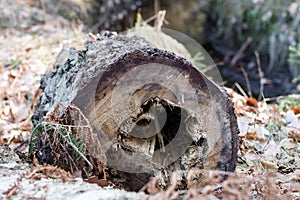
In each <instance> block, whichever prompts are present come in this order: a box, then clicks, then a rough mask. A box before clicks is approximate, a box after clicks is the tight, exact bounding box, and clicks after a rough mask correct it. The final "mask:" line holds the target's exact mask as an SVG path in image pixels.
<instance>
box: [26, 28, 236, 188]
mask: <svg viewBox="0 0 300 200" xmlns="http://www.w3.org/2000/svg"><path fill="white" fill-rule="evenodd" d="M87 46H88V48H87V50H85V51H79V52H75V51H74V50H70V53H69V57H68V59H67V61H66V62H65V64H64V65H63V66H58V68H57V69H56V71H54V72H52V73H50V74H47V75H46V76H45V77H44V78H43V80H42V82H41V88H42V89H43V93H42V94H41V96H40V100H39V102H38V104H37V106H36V108H35V112H34V116H33V123H34V126H35V127H37V126H38V125H39V124H40V123H41V121H43V119H44V117H45V116H46V115H47V116H48V117H47V119H46V120H48V121H49V119H50V121H52V122H53V121H54V122H59V123H63V124H71V125H78V124H79V125H81V126H82V123H81V122H82V120H79V117H78V116H77V117H76V116H75V115H74V114H72V113H71V114H70V110H72V109H69V110H68V109H67V110H68V111H65V110H66V109H65V108H57V106H58V105H64V106H63V107H67V108H68V107H70V105H72V106H73V108H74V107H75V108H79V110H80V112H82V113H81V114H82V115H83V116H84V119H85V118H86V119H87V121H88V122H85V123H86V124H88V125H89V126H90V127H92V128H93V130H92V131H90V132H89V133H88V134H83V133H81V132H80V131H79V130H78V129H76V130H75V132H76V134H75V135H76V137H77V138H80V139H81V140H82V141H83V142H84V144H85V149H86V151H85V152H86V153H87V154H88V155H89V159H91V158H93V159H94V160H92V161H93V162H91V164H92V165H93V167H94V168H97V167H98V168H100V169H102V167H103V166H101V164H102V165H105V161H104V160H101V158H103V156H98V157H97V155H98V154H102V153H103V152H105V156H106V159H107V163H106V164H107V167H108V169H109V170H108V175H109V176H108V178H109V179H110V180H111V181H112V182H114V183H115V184H119V185H121V186H122V187H124V188H125V189H128V190H138V189H140V188H141V187H142V186H143V185H144V184H145V183H147V181H148V180H149V177H150V176H161V177H162V178H163V180H164V181H165V182H164V183H162V186H166V185H168V183H169V175H170V173H171V172H173V171H176V170H188V169H218V170H223V171H234V169H235V166H236V159H237V140H238V127H237V121H236V116H235V114H234V110H233V107H232V102H231V100H230V99H229V98H228V96H227V95H226V94H225V93H224V92H223V90H222V89H221V88H219V87H218V86H217V85H215V84H214V83H213V82H211V81H210V80H208V79H207V77H206V76H204V75H203V74H202V73H201V72H199V71H198V70H197V69H196V68H195V67H194V66H193V65H192V64H191V62H189V61H188V60H186V59H185V58H183V57H180V56H177V55H175V54H174V53H172V52H169V51H165V50H160V49H157V48H156V47H154V46H153V45H151V44H149V43H148V42H147V41H145V40H144V39H142V38H139V37H136V36H134V37H127V36H120V35H119V36H117V35H114V34H112V33H106V34H103V35H101V36H99V37H98V38H97V39H96V38H94V39H93V40H91V41H88V42H87ZM59 103H62V104H59ZM54 110H55V112H54ZM53 113H54V114H53ZM59 113H60V114H59ZM77 114H78V112H77ZM81 114H80V115H81ZM49 116H50V117H49ZM74 116H75V117H74ZM81 117H82V116H81ZM62 118H63V119H64V120H61V119H62ZM66 119H68V120H66ZM72 130H73V129H72ZM42 135H45V131H42V133H37V134H35V135H34V136H33V137H32V138H33V139H32V142H31V152H35V153H36V155H37V157H38V159H39V160H40V161H46V162H49V161H52V162H50V163H52V164H53V157H55V156H54V155H55V154H54V153H53V152H51V150H53V145H52V147H51V146H50V147H49V146H47V148H45V145H44V143H41V142H40V141H41V140H42V138H43V137H42ZM87 135H88V137H87ZM90 135H92V136H90ZM88 138H90V139H88ZM51 140H53V138H52V139H51ZM51 140H49V139H48V143H49V142H50V141H51ZM37 143H38V144H39V145H37ZM46 143H47V142H46ZM99 145H100V146H101V147H99V148H95V146H99ZM45 149H46V150H47V151H46V150H45ZM95 152H96V154H95ZM95 157H96V158H95ZM99 163H101V164H100V167H99ZM85 164H86V163H85ZM97 164H98V165H97ZM82 166H83V168H84V164H81V167H82ZM62 167H64V166H62ZM95 171H97V170H95V169H94V170H92V171H88V172H89V173H86V174H90V173H95ZM99 174H100V175H101V174H102V173H98V174H97V175H98V176H99ZM135 174H138V175H135ZM87 176H88V175H87ZM137 179H138V180H137ZM124 180H125V182H124Z"/></svg>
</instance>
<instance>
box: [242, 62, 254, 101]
mask: <svg viewBox="0 0 300 200" xmlns="http://www.w3.org/2000/svg"><path fill="white" fill-rule="evenodd" d="M241 70H242V73H243V75H244V77H245V81H246V84H247V89H248V95H249V96H250V97H251V98H252V97H253V96H252V89H251V85H250V81H249V77H248V74H247V72H246V70H245V68H244V67H243V66H241Z"/></svg>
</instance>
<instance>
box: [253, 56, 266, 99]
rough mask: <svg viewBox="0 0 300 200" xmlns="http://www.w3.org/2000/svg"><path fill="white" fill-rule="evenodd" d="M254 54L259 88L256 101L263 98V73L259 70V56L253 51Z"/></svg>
mask: <svg viewBox="0 0 300 200" xmlns="http://www.w3.org/2000/svg"><path fill="white" fill-rule="evenodd" d="M254 54H255V57H256V63H257V68H258V76H259V80H260V81H259V83H260V87H259V96H258V101H260V100H261V98H262V97H263V92H264V81H263V80H264V73H263V71H262V70H261V62H260V59H259V55H258V52H257V51H255V52H254Z"/></svg>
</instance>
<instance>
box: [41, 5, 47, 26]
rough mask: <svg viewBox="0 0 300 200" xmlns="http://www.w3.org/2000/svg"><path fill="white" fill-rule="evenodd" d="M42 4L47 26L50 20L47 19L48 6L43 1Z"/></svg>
mask: <svg viewBox="0 0 300 200" xmlns="http://www.w3.org/2000/svg"><path fill="white" fill-rule="evenodd" d="M41 4H42V10H43V13H44V18H45V24H47V22H48V19H47V10H46V5H45V0H41Z"/></svg>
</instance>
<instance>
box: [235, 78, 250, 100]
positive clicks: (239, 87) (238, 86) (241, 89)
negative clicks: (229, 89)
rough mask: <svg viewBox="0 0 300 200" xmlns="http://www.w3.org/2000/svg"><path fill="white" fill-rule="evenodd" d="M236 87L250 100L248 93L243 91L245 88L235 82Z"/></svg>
mask: <svg viewBox="0 0 300 200" xmlns="http://www.w3.org/2000/svg"><path fill="white" fill-rule="evenodd" d="M234 85H235V86H236V87H237V89H238V90H239V91H240V92H241V93H242V95H243V96H244V97H247V98H249V97H248V95H247V94H246V92H245V91H244V90H243V88H242V87H241V86H240V84H238V83H237V82H235V83H234Z"/></svg>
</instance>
